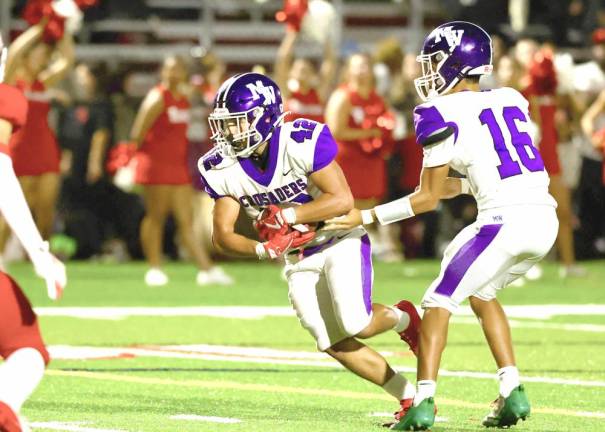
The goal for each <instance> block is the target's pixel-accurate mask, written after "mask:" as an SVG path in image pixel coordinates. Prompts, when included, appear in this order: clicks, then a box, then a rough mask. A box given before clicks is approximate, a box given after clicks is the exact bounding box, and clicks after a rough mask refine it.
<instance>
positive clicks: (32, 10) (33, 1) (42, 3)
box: [21, 0, 52, 25]
mask: <svg viewBox="0 0 605 432" xmlns="http://www.w3.org/2000/svg"><path fill="white" fill-rule="evenodd" d="M50 3H51V0H29V1H28V2H27V4H26V5H25V7H24V8H23V13H22V14H21V15H22V17H23V19H24V20H25V21H26V22H27V23H28V24H29V25H34V24H38V23H39V22H40V21H41V20H42V18H44V17H45V16H49V15H50V14H51V12H52V6H51V4H50Z"/></svg>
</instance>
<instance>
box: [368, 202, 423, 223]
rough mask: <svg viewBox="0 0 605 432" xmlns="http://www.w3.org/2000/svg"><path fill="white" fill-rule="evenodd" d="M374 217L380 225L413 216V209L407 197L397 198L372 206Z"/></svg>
mask: <svg viewBox="0 0 605 432" xmlns="http://www.w3.org/2000/svg"><path fill="white" fill-rule="evenodd" d="M374 213H375V214H376V219H378V221H379V222H380V224H381V225H387V224H390V223H393V222H397V221H400V220H403V219H408V218H411V217H412V216H414V209H412V203H411V202H410V198H409V197H407V196H406V197H403V198H399V199H398V200H395V201H391V202H390V203H386V204H382V205H379V206H376V207H374Z"/></svg>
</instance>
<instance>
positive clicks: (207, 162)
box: [197, 148, 233, 174]
mask: <svg viewBox="0 0 605 432" xmlns="http://www.w3.org/2000/svg"><path fill="white" fill-rule="evenodd" d="M231 162H233V161H231V160H230V158H224V157H223V156H222V155H221V154H220V152H219V151H218V149H217V148H213V149H212V150H210V151H209V152H208V153H206V154H204V155H203V156H202V157H201V158H199V159H198V161H197V168H198V170H199V171H200V173H202V174H203V173H205V172H209V171H212V170H219V169H222V168H226V167H227V166H229V165H231Z"/></svg>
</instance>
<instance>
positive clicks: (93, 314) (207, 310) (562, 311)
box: [35, 304, 605, 320]
mask: <svg viewBox="0 0 605 432" xmlns="http://www.w3.org/2000/svg"><path fill="white" fill-rule="evenodd" d="M504 309H505V311H506V314H507V315H508V317H509V318H529V319H542V320H544V319H550V318H552V317H554V316H559V315H576V316H584V315H605V304H579V305H570V304H552V305H522V306H505V307H504ZM35 311H36V313H37V314H38V315H40V316H55V317H72V318H84V319H108V320H116V319H124V318H128V317H133V316H163V317H183V316H208V317H219V318H236V319H262V318H265V317H284V316H286V317H289V316H295V313H294V311H293V310H292V308H291V307H289V306H174V307H38V308H35ZM456 316H462V317H466V316H474V314H473V312H472V310H471V308H470V307H468V306H463V307H461V308H460V309H459V311H458V312H457V313H456Z"/></svg>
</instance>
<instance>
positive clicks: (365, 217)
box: [361, 210, 374, 225]
mask: <svg viewBox="0 0 605 432" xmlns="http://www.w3.org/2000/svg"><path fill="white" fill-rule="evenodd" d="M361 223H362V225H369V224H372V223H374V216H372V210H362V211H361Z"/></svg>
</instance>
